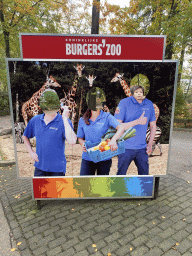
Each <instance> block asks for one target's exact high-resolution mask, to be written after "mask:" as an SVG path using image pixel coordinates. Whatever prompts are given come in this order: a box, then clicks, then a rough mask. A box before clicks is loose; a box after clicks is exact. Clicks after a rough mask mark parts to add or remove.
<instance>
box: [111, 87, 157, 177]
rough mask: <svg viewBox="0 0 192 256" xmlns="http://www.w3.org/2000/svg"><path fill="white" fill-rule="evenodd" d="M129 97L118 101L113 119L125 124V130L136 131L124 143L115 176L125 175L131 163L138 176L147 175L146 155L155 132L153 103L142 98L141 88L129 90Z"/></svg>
mask: <svg viewBox="0 0 192 256" xmlns="http://www.w3.org/2000/svg"><path fill="white" fill-rule="evenodd" d="M131 94H132V96H131V97H127V98H125V99H123V100H121V101H120V103H119V105H118V107H117V109H116V111H115V115H114V116H115V118H116V119H117V120H118V121H119V122H120V123H125V125H127V126H126V128H128V126H132V127H134V128H135V129H136V136H135V137H132V138H130V139H128V140H126V141H125V153H123V154H120V155H119V156H118V172H117V175H126V173H127V170H128V167H129V165H130V163H131V162H132V161H134V162H135V164H136V166H137V169H138V175H148V174H149V163H148V154H150V153H151V152H152V143H153V139H154V137H155V132H156V118H155V110H154V107H153V103H152V102H151V101H150V100H148V99H146V98H144V89H143V87H142V86H133V87H132V88H131ZM148 123H149V124H150V130H151V133H150V139H149V143H148V145H147V143H146V132H147V127H148Z"/></svg>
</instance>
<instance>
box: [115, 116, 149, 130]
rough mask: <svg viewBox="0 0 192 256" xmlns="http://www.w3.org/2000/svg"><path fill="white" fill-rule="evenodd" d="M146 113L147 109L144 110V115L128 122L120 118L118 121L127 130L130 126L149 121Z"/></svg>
mask: <svg viewBox="0 0 192 256" xmlns="http://www.w3.org/2000/svg"><path fill="white" fill-rule="evenodd" d="M144 115H145V111H143V113H142V115H141V116H140V117H139V118H138V119H136V120H134V121H131V122H128V123H122V121H121V120H118V121H119V122H120V123H122V125H123V127H124V129H125V130H127V129H128V128H130V127H133V126H136V125H139V124H140V125H145V124H146V123H147V117H145V116H144Z"/></svg>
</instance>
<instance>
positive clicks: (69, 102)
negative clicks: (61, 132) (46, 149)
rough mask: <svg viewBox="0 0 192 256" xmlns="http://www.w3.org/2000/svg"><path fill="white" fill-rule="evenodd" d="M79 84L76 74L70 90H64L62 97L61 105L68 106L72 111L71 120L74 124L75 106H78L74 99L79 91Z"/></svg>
mask: <svg viewBox="0 0 192 256" xmlns="http://www.w3.org/2000/svg"><path fill="white" fill-rule="evenodd" d="M77 85H78V77H77V76H75V79H74V81H73V84H72V87H71V89H70V90H69V91H68V93H66V92H64V91H63V92H64V98H63V99H60V103H61V105H62V106H67V107H68V109H69V112H70V113H71V122H72V124H73V125H74V121H75V116H76V111H75V108H76V107H77V104H76V102H75V99H74V98H75V95H76V91H77Z"/></svg>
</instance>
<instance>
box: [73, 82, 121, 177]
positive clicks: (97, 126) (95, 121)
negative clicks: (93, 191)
mask: <svg viewBox="0 0 192 256" xmlns="http://www.w3.org/2000/svg"><path fill="white" fill-rule="evenodd" d="M100 94H102V95H100ZM87 95H89V97H86V100H87V105H88V109H87V111H86V112H85V114H84V115H83V117H81V119H80V120H79V124H78V130H77V137H78V141H79V143H80V144H81V146H82V151H83V153H82V162H81V169H80V175H95V172H96V170H97V175H109V172H110V168H111V164H112V160H111V158H110V159H108V160H104V161H101V162H98V163H94V162H92V161H91V159H90V158H89V156H88V154H87V151H86V148H85V145H84V143H85V142H86V141H90V142H92V143H96V142H98V143H99V142H100V141H101V137H102V136H103V135H104V134H105V133H106V132H107V130H108V128H109V127H110V126H112V127H114V128H116V129H117V132H116V133H115V135H114V136H113V138H112V139H111V141H110V142H109V146H110V148H111V150H112V151H113V150H116V149H117V143H116V140H118V138H119V137H120V136H121V135H122V134H123V132H124V130H125V129H124V128H123V126H122V125H120V123H119V122H118V121H117V120H116V119H115V118H114V116H112V115H111V114H110V113H106V112H103V111H102V110H101V109H102V101H105V96H104V92H103V91H102V90H101V89H100V88H98V87H93V88H92V89H91V90H89V92H88V94H87ZM98 95H99V96H98ZM97 96H98V97H97Z"/></svg>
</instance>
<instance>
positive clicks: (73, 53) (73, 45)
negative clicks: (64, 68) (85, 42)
mask: <svg viewBox="0 0 192 256" xmlns="http://www.w3.org/2000/svg"><path fill="white" fill-rule="evenodd" d="M76 53H77V51H76V44H72V55H76Z"/></svg>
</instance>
